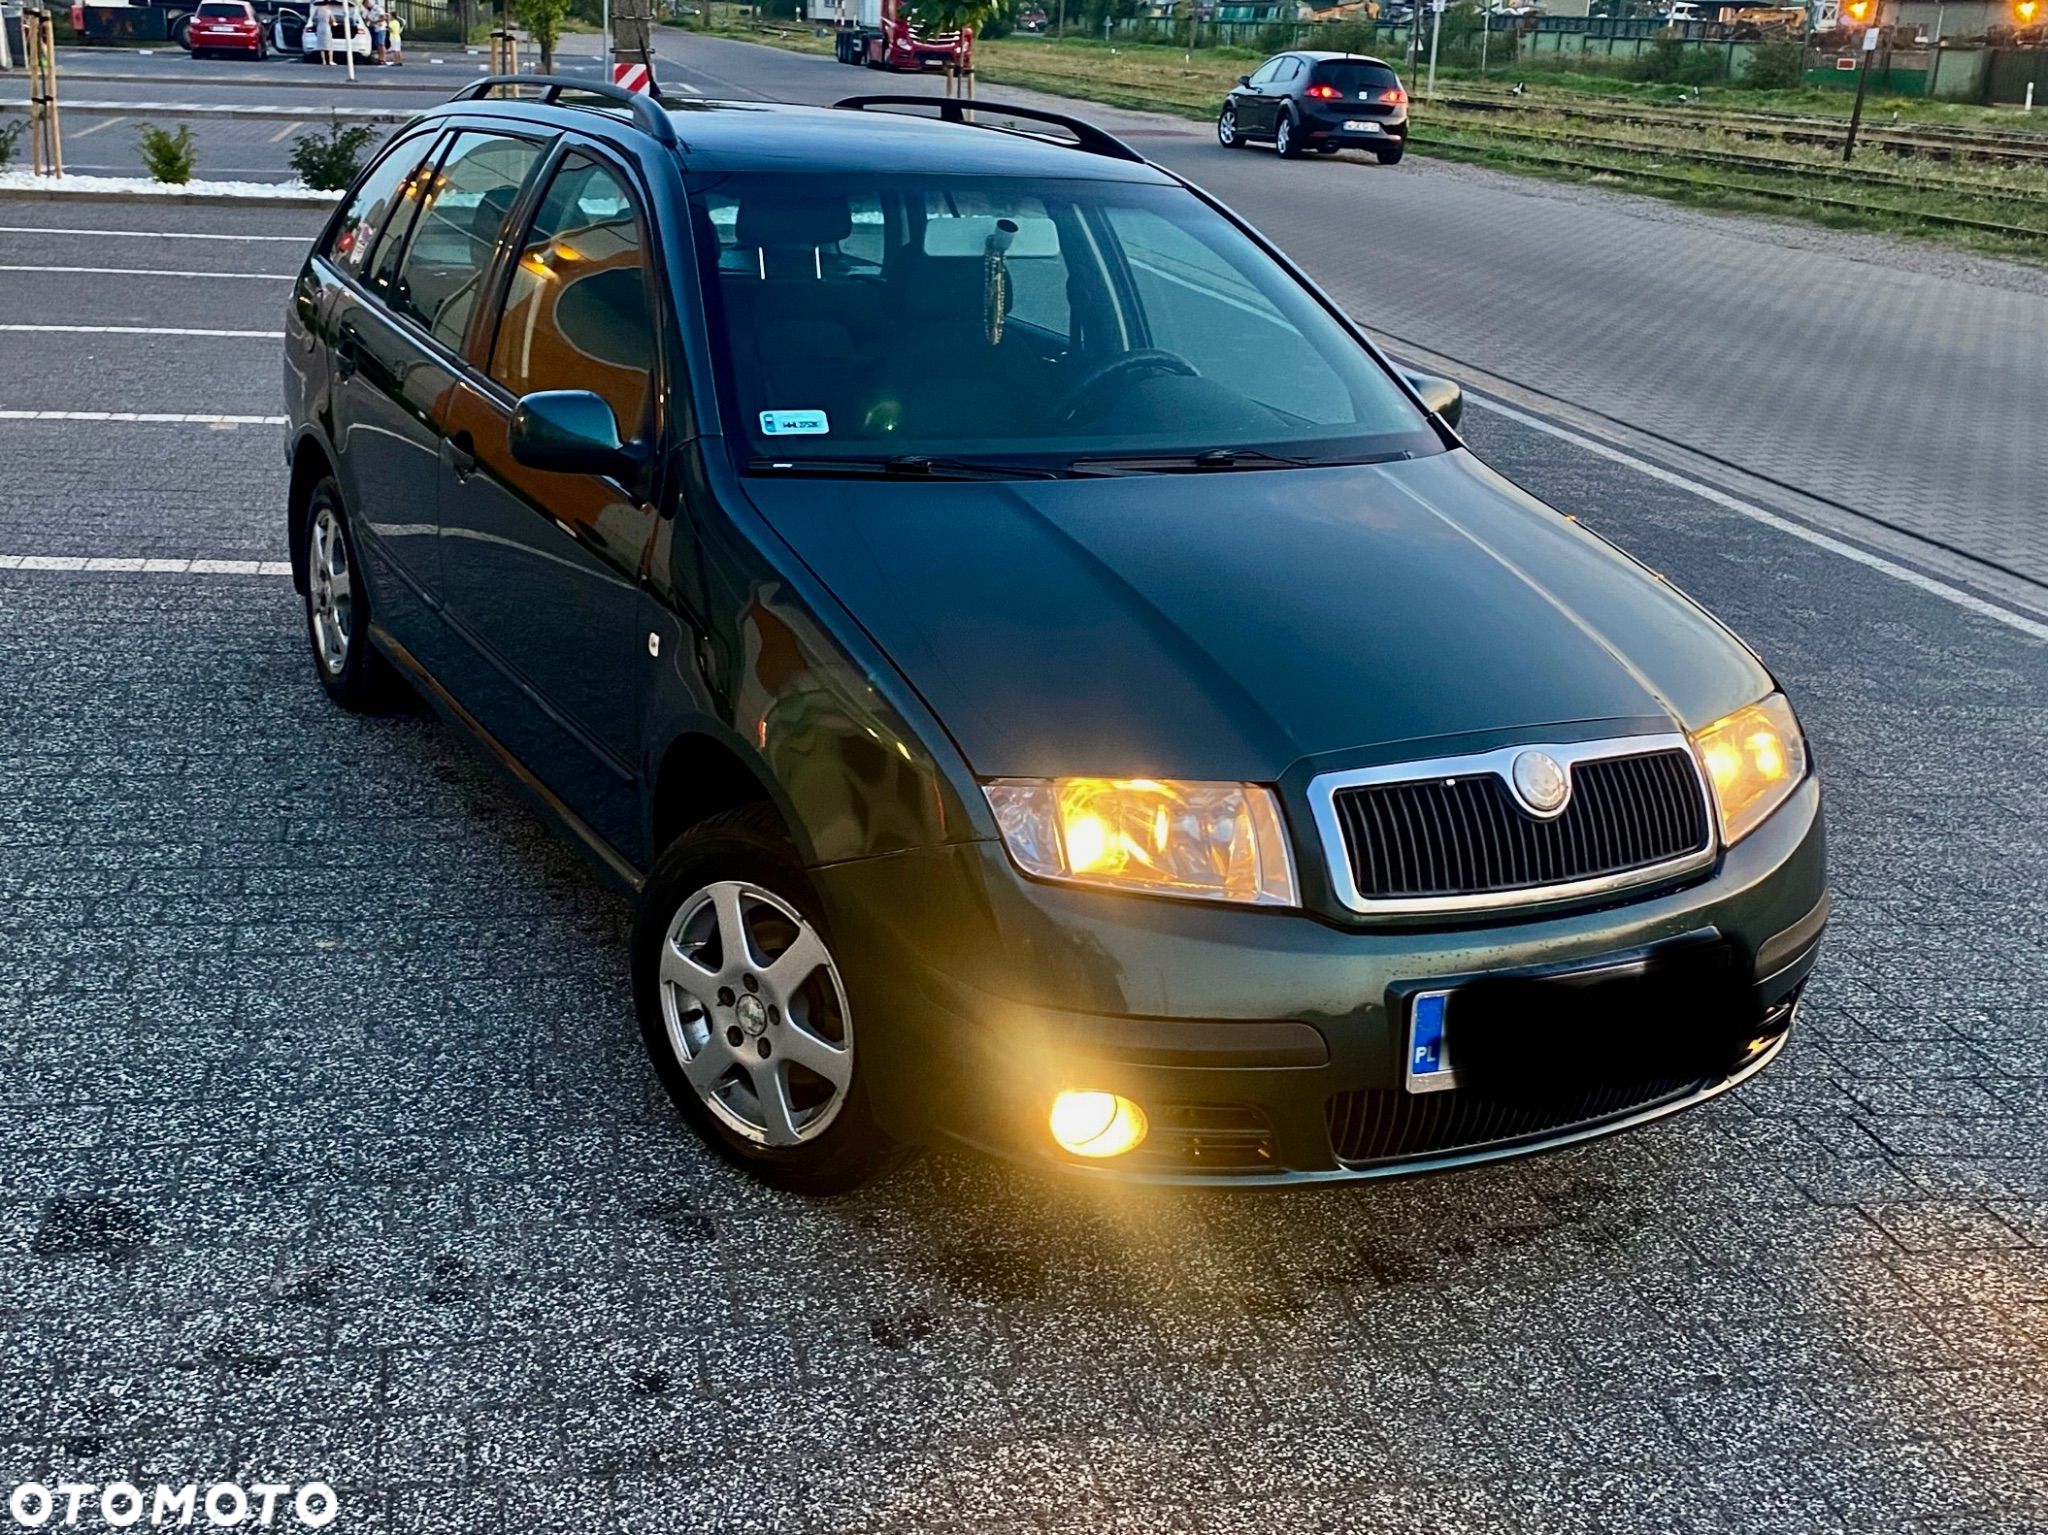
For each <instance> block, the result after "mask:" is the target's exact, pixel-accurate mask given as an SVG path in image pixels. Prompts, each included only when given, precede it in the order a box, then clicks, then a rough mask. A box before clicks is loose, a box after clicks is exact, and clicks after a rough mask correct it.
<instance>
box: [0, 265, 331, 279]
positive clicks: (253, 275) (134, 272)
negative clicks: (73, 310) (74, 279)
mask: <svg viewBox="0 0 2048 1535" xmlns="http://www.w3.org/2000/svg"><path fill="white" fill-rule="evenodd" d="M0 272H58V273H62V274H64V275H66V276H79V277H223V278H232V279H236V280H238V281H241V282H290V281H291V280H292V274H291V273H290V272H185V271H177V270H174V269H172V268H170V267H147V266H7V265H0Z"/></svg>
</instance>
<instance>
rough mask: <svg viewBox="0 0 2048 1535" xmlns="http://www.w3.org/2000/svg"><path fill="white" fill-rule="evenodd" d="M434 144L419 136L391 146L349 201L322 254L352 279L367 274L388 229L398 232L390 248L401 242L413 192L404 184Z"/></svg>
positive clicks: (428, 137) (430, 138) (426, 136)
mask: <svg viewBox="0 0 2048 1535" xmlns="http://www.w3.org/2000/svg"><path fill="white" fill-rule="evenodd" d="M434 140H435V135H433V134H431V133H422V134H418V135H416V136H414V137H412V138H409V139H405V140H402V141H401V142H400V143H398V144H396V145H394V146H393V147H392V150H391V152H390V153H389V154H387V155H386V156H385V157H384V158H383V159H381V160H379V161H378V162H377V165H376V168H375V169H373V170H372V171H371V172H370V174H369V175H368V176H366V177H364V178H363V182H362V185H361V186H359V187H357V188H356V194H355V196H353V197H351V198H350V199H349V200H348V207H347V208H346V209H345V210H344V211H343V212H342V215H341V218H340V219H339V220H338V221H337V222H336V223H335V226H334V230H333V232H332V234H330V235H329V236H328V240H327V246H326V251H325V254H326V256H327V257H328V259H329V260H331V261H333V263H334V264H335V265H336V266H338V267H340V268H341V269H342V270H343V271H344V272H346V273H348V274H349V275H350V276H351V277H362V276H364V275H365V274H366V273H367V272H368V271H369V270H370V258H371V256H372V255H373V254H374V253H375V251H376V248H377V241H378V238H379V237H380V236H381V235H383V233H384V231H385V229H386V228H387V227H390V226H391V225H393V224H395V225H396V226H397V228H398V238H397V239H395V240H393V241H392V246H393V248H394V249H396V248H397V246H398V245H399V244H400V243H401V242H402V240H403V238H404V234H405V227H406V225H407V224H409V223H410V222H411V221H412V217H411V216H412V205H411V203H410V202H409V201H408V200H407V198H408V194H410V193H412V192H413V191H414V190H415V189H414V188H412V187H409V186H408V185H407V182H408V179H409V178H410V177H411V176H412V173H413V172H414V171H416V170H418V169H419V167H420V164H421V162H422V161H424V160H425V159H426V158H427V151H428V150H429V149H431V148H432V147H433V144H434Z"/></svg>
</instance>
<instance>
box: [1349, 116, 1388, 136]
mask: <svg viewBox="0 0 2048 1535" xmlns="http://www.w3.org/2000/svg"><path fill="white" fill-rule="evenodd" d="M1344 131H1345V132H1346V133H1378V132H1379V131H1380V125H1379V124H1378V123H1362V122H1358V121H1356V120H1355V119H1354V120H1352V121H1350V122H1347V123H1345V124H1344Z"/></svg>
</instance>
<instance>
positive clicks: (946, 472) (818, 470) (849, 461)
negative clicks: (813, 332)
mask: <svg viewBox="0 0 2048 1535" xmlns="http://www.w3.org/2000/svg"><path fill="white" fill-rule="evenodd" d="M747 469H748V472H749V473H752V474H826V475H844V474H870V475H876V476H879V477H881V478H885V479H892V480H1057V479H1063V478H1065V474H1064V471H1062V470H1059V469H1053V468H1048V467H1047V466H1046V465H1044V464H998V463H990V462H984V461H983V460H980V459H972V458H935V457H932V456H930V455H928V454H924V453H897V454H893V455H891V456H889V457H886V458H811V457H804V458H757V459H754V460H753V461H752V462H750V463H749V464H748V465H747Z"/></svg>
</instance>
